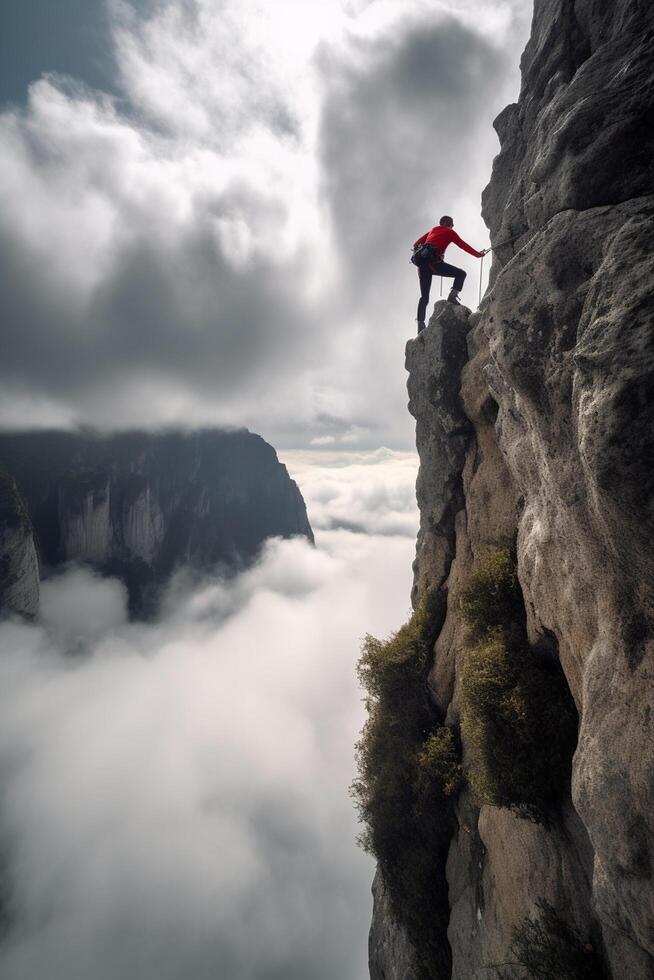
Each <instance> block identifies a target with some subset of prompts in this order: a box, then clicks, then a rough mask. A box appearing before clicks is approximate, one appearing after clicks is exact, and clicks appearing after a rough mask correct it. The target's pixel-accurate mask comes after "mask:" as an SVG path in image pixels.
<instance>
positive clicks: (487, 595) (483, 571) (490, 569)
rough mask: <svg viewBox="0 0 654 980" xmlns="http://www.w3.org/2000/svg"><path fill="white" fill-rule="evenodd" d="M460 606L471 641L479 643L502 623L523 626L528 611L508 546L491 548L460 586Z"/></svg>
mask: <svg viewBox="0 0 654 980" xmlns="http://www.w3.org/2000/svg"><path fill="white" fill-rule="evenodd" d="M459 608H460V611H461V615H462V618H463V621H464V622H465V624H466V626H467V627H468V641H469V643H471V644H474V643H479V642H480V641H482V640H485V639H487V638H488V636H489V634H491V633H494V632H495V631H496V630H497V628H498V627H499V626H501V627H502V628H503V629H504V630H505V631H507V632H514V631H516V630H518V631H520V630H522V629H524V621H525V611H524V604H523V601H522V592H521V591H520V584H519V582H518V575H517V572H516V566H515V561H514V559H513V557H512V555H511V552H510V551H509V550H508V549H507V548H496V549H494V550H493V551H489V552H488V553H487V554H486V555H485V556H484V558H482V560H481V561H480V562H479V564H478V565H477V568H475V570H474V571H473V572H472V574H471V575H470V576H469V577H468V580H467V581H466V583H465V584H464V585H463V587H462V588H461V589H460V590H459Z"/></svg>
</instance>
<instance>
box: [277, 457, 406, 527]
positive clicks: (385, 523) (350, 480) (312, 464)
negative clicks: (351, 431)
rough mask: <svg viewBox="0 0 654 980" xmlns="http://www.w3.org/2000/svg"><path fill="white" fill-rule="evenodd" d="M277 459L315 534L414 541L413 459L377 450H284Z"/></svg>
mask: <svg viewBox="0 0 654 980" xmlns="http://www.w3.org/2000/svg"><path fill="white" fill-rule="evenodd" d="M314 442H315V440H314ZM279 455H280V459H281V461H282V462H283V463H285V464H286V466H287V468H288V471H289V473H290V474H291V476H292V477H293V479H294V480H296V482H297V483H298V484H299V486H300V489H301V490H302V495H303V497H304V500H305V502H306V505H307V510H308V514H309V520H310V522H311V526H312V527H313V528H314V530H320V529H329V528H338V527H341V528H349V529H351V530H356V531H365V532H367V533H369V534H390V535H395V534H399V535H406V536H407V537H409V538H411V539H412V540H413V539H414V538H415V536H416V533H417V530H418V521H419V515H418V508H417V505H416V491H415V485H416V477H417V475H418V462H419V461H418V457H417V455H416V454H415V453H400V452H393V451H392V450H390V449H383V448H382V449H378V450H376V451H374V452H364V451H359V452H357V451H354V450H351V451H349V452H346V451H333V450H331V451H330V450H316V451H313V452H311V451H302V450H298V451H290V450H289V451H286V452H281V453H280V454H279Z"/></svg>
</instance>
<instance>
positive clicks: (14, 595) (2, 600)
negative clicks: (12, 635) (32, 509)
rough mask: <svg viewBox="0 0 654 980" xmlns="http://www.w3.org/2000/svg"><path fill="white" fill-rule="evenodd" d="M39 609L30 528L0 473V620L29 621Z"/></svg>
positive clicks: (14, 491)
mask: <svg viewBox="0 0 654 980" xmlns="http://www.w3.org/2000/svg"><path fill="white" fill-rule="evenodd" d="M38 609H39V563H38V558H37V555H36V549H35V547H34V538H33V535H32V525H31V523H30V519H29V516H28V514H27V508H26V507H25V503H24V502H23V500H22V499H21V496H20V494H19V492H18V488H17V487H16V484H15V482H14V480H12V479H11V477H8V476H7V475H6V474H3V473H0V617H2V616H7V615H12V614H15V615H19V616H24V617H25V618H26V619H33V618H34V617H35V616H36V614H37V612H38Z"/></svg>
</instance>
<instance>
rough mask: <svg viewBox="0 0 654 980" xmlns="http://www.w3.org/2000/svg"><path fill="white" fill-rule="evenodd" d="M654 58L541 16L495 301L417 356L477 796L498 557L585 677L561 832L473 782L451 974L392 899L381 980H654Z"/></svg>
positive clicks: (489, 215)
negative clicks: (492, 562)
mask: <svg viewBox="0 0 654 980" xmlns="http://www.w3.org/2000/svg"><path fill="white" fill-rule="evenodd" d="M653 40H654V12H653V10H652V8H651V6H650V5H646V4H644V3H640V2H633V0H617V2H613V3H609V2H606V0H602V2H598V0H593V2H591V0H577V2H570V0H536V3H535V10H534V20H533V27H532V36H531V39H530V41H529V43H528V45H527V48H526V51H525V54H524V56H523V61H522V66H521V67H522V78H523V83H522V90H521V94H520V98H519V101H518V103H517V104H516V105H512V106H509V107H508V108H507V109H506V110H505V111H504V112H503V113H502V114H501V115H500V117H499V118H498V120H497V121H496V128H497V131H498V134H499V136H500V141H501V150H500V153H499V155H498V157H497V158H496V160H495V163H494V167H493V175H492V179H491V182H490V184H489V186H488V188H487V189H486V191H485V192H484V195H483V214H484V217H485V220H486V222H487V224H488V226H489V228H490V233H491V241H492V242H493V244H494V245H495V244H497V246H498V247H497V248H496V250H495V253H494V263H493V269H492V273H491V284H490V287H489V291H488V292H487V294H486V296H485V298H484V300H483V302H482V305H481V308H480V311H479V312H478V313H475V314H473V315H470V314H469V312H468V311H467V310H465V309H456V308H453V307H451V306H448V305H447V304H443V303H438V304H436V308H435V311H434V315H433V316H432V318H431V320H430V322H429V325H428V327H427V329H426V330H425V331H424V332H423V333H422V334H421V335H420V336H419V337H417V338H416V339H414V340H411V341H409V343H408V344H407V354H406V358H407V369H408V371H409V382H408V389H409V396H410V402H409V408H410V411H411V412H412V414H413V415H414V416H415V418H416V434H417V447H418V452H419V454H420V462H421V467H420V475H419V478H418V484H417V496H418V503H419V506H420V513H421V525H420V532H419V537H418V543H417V553H416V562H415V567H414V571H415V584H414V594H413V599H414V605H418V604H419V602H420V600H421V597H423V596H424V595H426V594H427V593H429V592H431V591H436V592H437V593H438V594H439V595H440V596H441V599H442V601H443V603H444V611H443V612H442V613H441V615H440V620H439V623H438V624H437V625H438V631H437V632H438V637H437V640H436V643H435V646H434V651H433V662H432V664H431V670H430V673H429V688H430V693H431V697H432V700H433V703H434V705H435V707H436V708H437V710H438V712H439V714H440V717H441V718H442V719H443V720H444V722H445V723H446V724H447V725H448V726H450V728H451V730H452V731H453V732H455V733H456V734H457V737H459V738H460V739H461V753H462V755H461V759H462V764H463V768H464V770H465V771H466V772H467V773H468V774H469V773H470V771H471V770H472V769H474V764H475V752H476V751H478V749H479V746H477V747H476V748H475V745H473V744H472V743H473V741H474V739H473V738H472V737H471V736H469V734H468V733H470V732H472V731H473V725H472V723H471V721H470V720H469V719H468V721H467V722H466V720H465V715H466V710H467V711H468V713H469V715H470V714H471V713H472V714H473V713H474V705H473V707H472V708H471V707H470V705H471V697H472V695H471V693H470V692H471V690H472V689H473V684H472V681H471V667H470V664H471V663H472V662H473V660H474V658H475V657H477V660H478V658H479V649H480V648H479V647H477V648H476V650H477V652H476V653H474V652H472V653H471V642H470V622H469V621H468V622H467V623H466V621H465V616H462V615H461V606H462V600H461V596H462V594H464V593H463V592H462V590H465V588H466V583H469V582H470V581H471V576H474V575H475V570H476V569H479V568H480V567H481V566H483V563H484V561H485V556H488V555H489V554H491V555H492V554H495V555H497V554H502V555H511V556H512V560H513V561H514V562H515V569H516V574H517V582H518V585H519V593H520V597H521V604H522V607H523V611H522V612H521V614H520V616H521V617H522V618H523V621H521V624H520V629H523V628H524V634H525V638H524V641H522V640H521V641H520V642H521V643H522V649H523V651H524V650H527V651H528V656H530V657H532V658H533V662H534V663H538V664H539V668H538V669H542V671H544V673H543V676H546V674H547V676H549V677H555V675H556V678H560V679H562V683H564V684H565V688H566V693H567V694H569V696H570V697H571V699H572V701H571V704H572V702H574V704H573V707H572V709H571V710H572V712H574V713H575V715H576V717H575V725H574V729H575V730H576V732H577V736H576V739H575V744H574V745H573V746H572V749H573V750H574V751H573V754H572V758H571V764H570V765H569V766H568V770H566V776H565V778H563V777H561V778H560V779H559V782H560V786H559V787H558V798H557V804H556V807H554V808H553V809H552V810H551V811H550V812H549V813H548V815H547V818H546V819H545V818H542V819H534V815H533V812H532V813H530V812H528V811H527V810H525V809H524V808H523V811H522V812H521V811H520V807H519V806H517V805H515V799H514V800H513V802H512V804H511V805H508V804H506V805H503V802H502V800H501V798H500V797H501V794H500V795H499V796H498V794H496V795H495V796H494V797H493V794H492V793H491V794H490V798H487V799H484V793H483V792H480V790H479V785H477V787H475V786H473V785H471V781H470V779H468V781H467V782H466V783H465V785H464V788H463V789H461V790H460V791H459V793H458V795H457V796H456V798H455V800H454V802H453V803H451V804H449V805H450V807H451V810H452V813H453V816H454V824H453V826H454V830H453V832H452V833H451V839H450V845H449V852H448V857H447V865H446V869H445V877H446V881H447V895H448V899H447V902H448V926H447V933H446V934H445V931H443V932H442V934H441V936H440V942H441V944H442V946H443V949H444V950H447V951H448V952H449V955H450V964H451V965H450V966H448V967H446V968H443V967H436V966H433V965H432V966H431V967H430V964H429V962H425V960H424V957H423V958H422V959H421V957H420V955H419V954H420V951H419V950H418V952H417V953H416V951H415V950H413V952H412V951H411V949H410V948H409V949H407V937H406V936H403V941H402V943H398V938H397V936H398V930H399V931H400V932H401V930H402V928H403V925H402V909H401V908H399V909H398V912H399V915H394V914H393V912H392V911H391V910H390V908H389V905H388V903H385V902H381V901H379V900H378V901H376V904H375V913H374V919H373V929H372V932H371V937H372V939H373V940H374V942H372V941H371V974H370V975H371V977H372V978H373V980H382V978H383V977H389V976H393V977H395V976H397V977H402V978H403V980H417V978H423V977H427V976H430V977H435V978H438V980H441V978H442V980H445V978H446V977H448V978H449V977H452V978H455V980H471V978H473V977H474V978H477V977H479V978H481V977H516V978H517V977H540V976H545V975H547V976H557V977H559V976H561V977H570V978H571V980H572V978H573V977H589V978H591V977H609V978H610V977H613V978H614V980H623V978H624V980H626V978H629V980H645V978H651V977H654V887H653V880H652V869H653V864H654V775H653V773H654V767H653V762H654V759H653V755H654V751H653V749H652V746H653V744H654V739H653V736H654V719H653V718H652V710H651V703H652V693H653V690H654V687H653V681H654V677H653V672H654V575H653V572H654V557H653V553H652V547H651V540H652V534H653V532H654V469H653V467H652V460H654V327H653V323H652V320H653V316H652V314H653V311H654V295H653V284H654V258H653V256H652V248H651V237H652V228H653V224H652V218H653V217H654V196H651V192H652V189H653V187H654V181H653V179H652V178H653V176H654V172H653V166H652V160H653V159H654V157H653V154H652V145H651V144H652V140H653V138H654V128H653V127H652V120H653V116H654V73H653V72H652V54H651V52H652V43H653ZM498 629H499V627H498ZM489 635H490V634H489ZM497 635H499V634H497ZM510 643H513V644H514V646H515V640H514V639H511V641H510ZM509 646H510V644H509ZM489 649H490V647H489ZM496 653H497V651H494V655H495V654H496ZM523 655H525V656H526V654H523ZM509 659H510V657H509ZM514 666H515V664H513V666H512V669H514ZM466 672H467V673H466ZM547 672H549V673H547ZM556 683H559V681H558V680H557V681H556ZM517 689H518V688H517V687H516V688H515V690H517ZM477 690H479V685H478V687H477ZM534 697H535V700H536V701H538V689H536V691H535V695H534ZM466 699H467V700H466ZM544 700H545V696H544V695H543V699H542V701H544ZM560 703H563V702H560ZM536 708H537V709H539V708H542V703H541V705H540V706H539V705H538V704H537V705H536ZM525 717H526V716H523V717H522V718H521V720H520V724H522V725H523V726H524V725H526V724H527V723H528V718H527V721H525ZM534 717H535V716H534ZM571 717H572V715H571ZM462 720H463V725H462ZM549 723H550V724H552V723H553V726H554V727H553V728H552V731H556V723H557V718H556V717H555V718H554V719H552V718H550V720H549ZM563 724H564V719H563V716H561V718H560V725H563ZM466 725H467V727H466ZM485 732H486V734H488V728H486V729H485ZM495 736H497V733H495V734H494V737H495ZM486 749H488V744H487V745H486ZM513 749H514V753H515V760H516V762H515V764H516V766H517V765H518V764H519V757H520V753H521V751H522V746H521V743H520V740H519V739H518V740H515V741H514V743H513ZM483 750H484V746H483V745H482V751H483ZM491 762H492V760H491ZM496 763H497V759H496ZM507 768H510V763H507V762H506V760H505V762H504V769H505V771H506V769H507ZM564 769H565V766H563V768H562V770H561V771H563V770H564ZM557 778H558V777H557ZM448 819H449V818H448ZM376 892H377V894H379V893H380V883H379V878H378V880H377V884H376ZM385 937H386V941H385ZM539 944H540V945H539ZM409 946H410V944H409ZM399 948H401V950H402V952H401V963H400V962H399V961H398V953H397V950H398V949H399ZM538 949H540V954H538ZM566 950H567V952H566ZM373 952H374V955H372V954H373ZM538 955H541V957H542V956H552V957H555V956H559V957H560V960H557V961H556V963H555V964H554V966H552V964H550V968H551V969H558V971H559V972H550V973H543V972H538V969H539V966H538V964H539V960H538ZM530 957H531V959H530ZM566 957H567V958H566ZM575 957H577V959H575ZM584 957H586V959H584ZM433 962H435V961H433ZM552 962H554V961H552ZM573 963H575V964H577V965H576V966H574V965H571V964H573ZM579 964H581V965H579ZM584 964H587V965H586V966H584ZM541 966H542V963H541ZM566 970H567V972H566ZM584 970H586V972H584Z"/></svg>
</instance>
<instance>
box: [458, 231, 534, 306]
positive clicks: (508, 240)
mask: <svg viewBox="0 0 654 980" xmlns="http://www.w3.org/2000/svg"><path fill="white" fill-rule="evenodd" d="M521 237H522V236H521V235H515V236H514V237H513V238H507V239H506V241H503V242H498V243H497V245H492V246H491V247H490V248H489V249H488V250H487V251H488V252H493V251H495V249H496V248H502V246H503V245H512V244H513V243H514V242H517V240H518V239H519V238H521ZM484 258H485V256H483V255H482V257H481V264H480V266H479V302H480V303H481V283H482V279H483V275H484ZM442 282H443V280H442V279H441V296H442V295H443V293H442Z"/></svg>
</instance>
